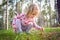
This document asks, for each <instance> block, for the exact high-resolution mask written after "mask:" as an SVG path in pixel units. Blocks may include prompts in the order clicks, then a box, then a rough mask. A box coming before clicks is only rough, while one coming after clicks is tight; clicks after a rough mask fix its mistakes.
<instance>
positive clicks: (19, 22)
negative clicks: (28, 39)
mask: <svg viewBox="0 0 60 40" xmlns="http://www.w3.org/2000/svg"><path fill="white" fill-rule="evenodd" d="M16 26H17V27H18V32H22V29H21V21H20V19H17V20H16Z"/></svg>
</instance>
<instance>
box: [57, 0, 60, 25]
mask: <svg viewBox="0 0 60 40" xmlns="http://www.w3.org/2000/svg"><path fill="white" fill-rule="evenodd" d="M57 8H58V22H59V24H60V0H57Z"/></svg>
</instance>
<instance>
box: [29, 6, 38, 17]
mask: <svg viewBox="0 0 60 40" xmlns="http://www.w3.org/2000/svg"><path fill="white" fill-rule="evenodd" d="M37 15H38V8H37V6H34V8H33V9H32V12H29V14H28V16H29V18H33V17H35V16H37Z"/></svg>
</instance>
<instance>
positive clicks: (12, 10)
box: [0, 0, 60, 30]
mask: <svg viewBox="0 0 60 40" xmlns="http://www.w3.org/2000/svg"><path fill="white" fill-rule="evenodd" d="M31 3H37V4H38V5H39V7H40V14H39V15H40V16H39V17H38V20H35V21H36V22H37V24H38V25H40V26H43V27H59V26H60V15H59V10H58V9H59V8H58V7H57V4H58V1H57V0H0V29H7V30H8V29H11V28H12V20H13V18H14V17H15V16H16V15H17V12H19V13H23V12H26V9H27V7H28V6H29V5H30V4H31ZM24 9H25V10H24Z"/></svg>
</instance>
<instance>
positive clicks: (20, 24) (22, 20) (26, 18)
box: [12, 4, 43, 33]
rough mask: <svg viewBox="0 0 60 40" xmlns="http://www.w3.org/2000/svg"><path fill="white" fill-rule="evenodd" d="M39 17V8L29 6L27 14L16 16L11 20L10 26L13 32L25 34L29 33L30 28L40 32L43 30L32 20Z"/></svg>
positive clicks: (34, 5)
mask: <svg viewBox="0 0 60 40" xmlns="http://www.w3.org/2000/svg"><path fill="white" fill-rule="evenodd" d="M38 15H39V6H38V5H36V4H31V5H30V6H29V7H28V10H27V13H26V14H25V13H22V14H17V16H16V18H14V19H13V22H12V25H13V28H14V31H15V32H20V33H21V32H26V33H29V31H30V29H31V28H32V27H34V28H36V29H38V30H42V31H43V28H42V27H40V26H38V25H37V24H36V22H35V21H34V18H35V17H37V16H38Z"/></svg>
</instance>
